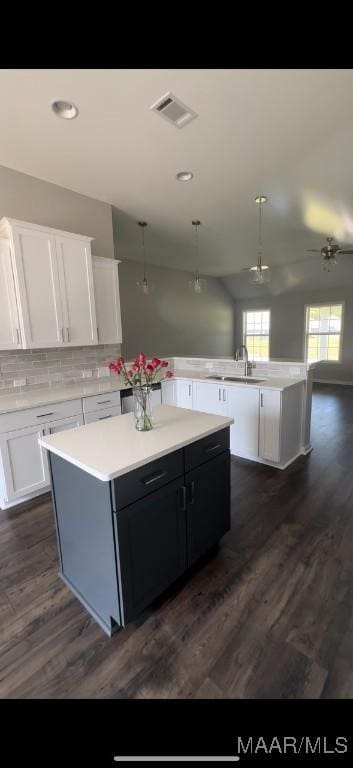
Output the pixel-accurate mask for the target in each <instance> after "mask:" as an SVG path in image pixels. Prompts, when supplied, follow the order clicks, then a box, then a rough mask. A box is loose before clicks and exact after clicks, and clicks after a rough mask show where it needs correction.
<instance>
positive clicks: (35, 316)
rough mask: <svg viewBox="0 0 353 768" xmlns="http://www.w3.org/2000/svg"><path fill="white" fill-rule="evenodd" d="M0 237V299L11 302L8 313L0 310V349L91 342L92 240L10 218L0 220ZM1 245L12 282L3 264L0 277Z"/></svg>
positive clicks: (93, 337) (94, 331)
mask: <svg viewBox="0 0 353 768" xmlns="http://www.w3.org/2000/svg"><path fill="white" fill-rule="evenodd" d="M0 238H1V241H0V242H1V251H0V253H1V255H2V272H1V277H0V297H1V298H3V296H4V295H6V296H8V297H9V298H7V303H10V305H11V314H9V312H8V310H7V309H6V306H5V308H2V310H1V312H2V313H4V315H6V317H7V321H6V322H5V323H4V330H3V331H2V335H1V336H0V347H1V348H2V349H12V348H15V347H17V346H19V345H20V346H22V347H23V348H25V349H26V348H34V349H35V348H40V347H63V346H83V345H89V344H97V322H96V311H95V300H94V287H93V270H92V255H91V240H92V238H90V237H85V236H83V235H76V234H71V233H69V232H61V231H60V230H57V229H52V228H50V227H41V226H39V225H36V224H29V223H26V222H21V221H17V220H15V219H2V220H1V222H0ZM6 248H7V250H8V251H9V252H10V263H11V267H12V269H13V282H12V285H11V271H9V269H8V266H7V267H6V270H7V271H6V275H7V277H6V281H5V278H4V277H3V273H4V269H5V267H4V266H3V265H4V264H5V263H6ZM9 276H10V277H9ZM11 291H12V292H11ZM5 304H6V302H5ZM17 312H18V316H17V314H16V313H17ZM1 317H2V315H1ZM17 328H18V331H17ZM2 336H3V337H4V338H3V337H2ZM17 338H19V343H18V342H17ZM9 340H10V341H9Z"/></svg>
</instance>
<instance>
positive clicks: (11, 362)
mask: <svg viewBox="0 0 353 768" xmlns="http://www.w3.org/2000/svg"><path fill="white" fill-rule="evenodd" d="M120 354H121V347H120V344H106V345H102V344H100V345H99V346H97V347H70V348H69V349H60V348H59V349H41V350H40V351H37V350H33V351H32V350H31V349H24V350H22V351H19V350H17V349H16V350H14V352H9V351H8V350H5V351H0V391H1V393H2V394H5V392H6V391H7V390H10V391H11V390H12V389H13V388H14V386H16V385H15V381H19V380H22V381H23V380H24V379H26V380H27V384H26V387H25V388H26V389H34V388H38V387H43V386H48V385H49V386H50V384H54V383H55V384H57V383H58V382H60V381H65V383H74V382H75V381H78V380H80V379H82V378H83V377H84V376H87V373H88V374H89V372H91V375H92V377H98V376H99V375H102V373H101V371H102V370H104V371H105V372H106V373H105V375H106V376H107V375H109V369H108V365H109V363H110V361H111V360H114V358H116V357H117V356H118V355H120ZM16 388H17V387H16ZM22 388H23V387H22V385H21V386H20V387H19V389H22Z"/></svg>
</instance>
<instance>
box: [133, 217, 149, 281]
mask: <svg viewBox="0 0 353 768" xmlns="http://www.w3.org/2000/svg"><path fill="white" fill-rule="evenodd" d="M138 225H139V227H141V251H142V261H143V278H142V280H141V281H138V282H137V283H136V288H137V290H138V291H140V293H143V294H144V295H145V296H148V294H149V292H150V290H151V286H150V284H149V281H148V277H147V270H146V250H145V229H146V227H147V221H139V222H138Z"/></svg>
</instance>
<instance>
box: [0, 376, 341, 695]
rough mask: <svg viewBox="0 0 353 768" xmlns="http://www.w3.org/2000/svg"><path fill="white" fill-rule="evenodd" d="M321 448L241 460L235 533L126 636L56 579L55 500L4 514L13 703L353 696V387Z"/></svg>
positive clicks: (0, 596) (4, 620)
mask: <svg viewBox="0 0 353 768" xmlns="http://www.w3.org/2000/svg"><path fill="white" fill-rule="evenodd" d="M312 442H313V446H314V450H313V452H312V453H311V454H310V455H309V456H307V457H301V458H299V459H298V460H297V461H296V462H295V463H294V464H292V465H291V466H290V467H289V468H288V469H287V470H285V471H283V472H282V471H280V470H275V469H272V468H270V467H267V466H264V465H261V464H255V463H253V462H248V461H244V460H240V459H234V461H233V462H232V509H233V523H232V529H231V531H230V532H229V533H228V534H227V536H225V537H224V539H223V541H222V543H221V545H220V546H219V548H218V549H217V550H216V551H214V552H212V553H211V554H210V555H209V556H208V557H207V558H205V559H204V560H203V562H202V563H200V564H198V565H197V566H196V567H194V568H193V569H192V572H191V573H189V574H188V576H187V577H185V578H183V579H182V581H180V582H178V584H176V585H174V586H173V588H172V589H170V590H169V591H168V592H167V593H166V594H165V595H164V596H163V597H162V598H160V599H159V600H157V601H156V602H155V603H154V604H153V605H152V606H151V607H150V608H149V609H148V611H146V612H145V613H144V614H143V615H142V616H141V617H140V619H139V621H137V622H135V623H133V624H132V625H131V626H129V627H128V628H127V629H126V630H123V631H120V632H118V633H117V634H116V635H115V636H114V637H113V638H111V639H109V638H108V637H106V636H105V635H104V634H103V632H102V631H101V629H100V628H99V626H97V624H95V622H94V621H93V620H92V619H91V618H90V617H89V616H88V614H87V613H86V611H85V610H84V609H83V608H82V607H81V605H80V603H79V602H78V601H77V600H76V599H75V598H74V597H73V595H72V594H71V592H70V591H69V590H68V589H67V588H66V587H65V586H64V585H63V583H62V582H61V581H60V579H59V578H58V576H57V570H58V564H57V556H56V540H55V533H54V524H53V514H52V508H51V500H50V497H49V495H46V496H42V497H39V498H38V499H36V500H34V501H33V502H31V503H28V504H25V505H22V506H19V507H17V508H16V509H14V510H10V511H8V512H0V626H1V631H0V696H1V697H2V698H107V697H108V698H212V699H213V698H284V699H286V698H295V699H301V698H352V697H353V611H352V608H353V387H339V386H336V387H333V386H328V385H326V386H323V385H321V386H316V388H315V394H314V400H313V426H312Z"/></svg>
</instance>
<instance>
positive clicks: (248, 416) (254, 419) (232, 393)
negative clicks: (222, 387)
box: [227, 386, 260, 457]
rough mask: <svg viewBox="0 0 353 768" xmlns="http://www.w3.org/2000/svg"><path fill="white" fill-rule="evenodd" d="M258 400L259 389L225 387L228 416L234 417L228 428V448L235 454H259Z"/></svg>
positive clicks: (250, 455) (251, 455) (253, 455)
mask: <svg viewBox="0 0 353 768" xmlns="http://www.w3.org/2000/svg"><path fill="white" fill-rule="evenodd" d="M259 402H260V391H259V389H255V388H252V387H246V386H244V387H232V386H230V387H227V406H228V416H232V417H233V419H234V424H232V426H231V428H230V450H231V453H233V454H235V455H236V456H249V457H256V456H258V455H259Z"/></svg>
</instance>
